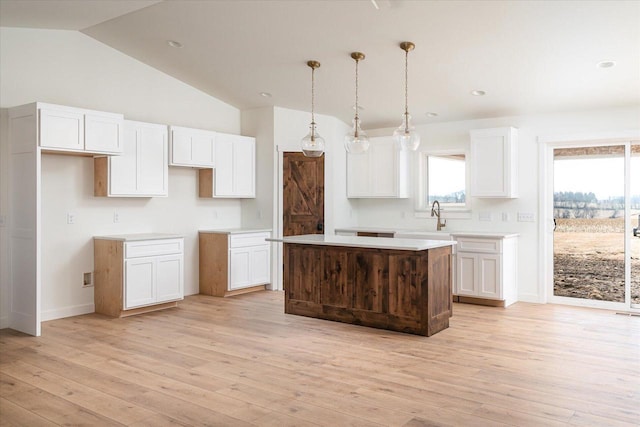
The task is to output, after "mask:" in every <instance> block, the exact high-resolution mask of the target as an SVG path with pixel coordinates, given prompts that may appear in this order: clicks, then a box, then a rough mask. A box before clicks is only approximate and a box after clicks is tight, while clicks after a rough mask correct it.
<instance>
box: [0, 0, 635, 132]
mask: <svg viewBox="0 0 640 427" xmlns="http://www.w3.org/2000/svg"><path fill="white" fill-rule="evenodd" d="M0 25H2V26H9V27H12V26H13V27H35V28H56V29H70V30H79V31H82V32H83V33H85V34H87V35H88V36H90V37H93V38H95V39H96V40H98V41H100V42H102V43H105V44H107V45H109V46H111V47H113V48H115V49H117V50H120V51H122V52H123V53H125V54H127V55H129V56H132V57H134V58H137V59H138V60H140V61H142V62H144V63H147V64H149V65H151V66H152V67H154V68H157V69H159V70H161V71H163V72H165V73H167V74H170V75H172V76H174V77H176V78H178V79H180V80H182V81H184V82H186V83H188V84H190V85H192V86H194V87H196V88H199V89H200V90H202V91H204V92H206V93H209V94H211V95H212V96H215V97H216V98H219V99H221V100H223V101H225V102H228V103H229V104H231V105H234V106H236V107H238V108H241V109H249V108H256V107H262V106H267V105H278V106H282V107H287V108H293V109H298V110H309V109H310V102H311V100H310V98H311V96H310V95H311V94H310V76H311V74H310V69H309V68H308V67H307V66H306V61H307V60H309V59H315V60H318V61H320V62H321V64H322V65H321V67H320V68H319V69H318V70H317V71H316V111H317V112H319V113H324V114H330V115H333V116H336V117H338V118H340V119H342V120H344V121H345V122H347V123H349V122H350V121H351V118H352V116H353V113H354V110H353V104H354V77H355V76H354V73H355V64H354V61H353V59H351V57H350V56H349V55H350V53H351V52H353V51H360V52H363V53H365V55H366V59H365V60H364V61H362V62H361V63H360V67H359V68H360V79H359V80H360V82H359V83H360V103H361V105H362V106H363V110H362V111H361V118H362V121H363V127H364V128H365V129H371V128H378V127H387V126H395V125H397V124H399V122H400V118H401V114H402V112H403V109H404V52H403V51H402V50H401V49H400V48H399V43H400V42H401V41H405V40H406V41H412V42H414V43H415V44H416V49H415V50H414V51H412V52H411V53H410V54H409V111H410V112H411V113H412V115H413V117H414V119H415V121H416V123H431V122H438V121H452V120H464V119H475V118H487V117H497V116H509V115H519V114H546V113H556V112H561V111H582V110H589V109H600V108H612V107H629V106H638V105H640V2H638V1H407V0H395V1H394V0H353V1H350V0H315V1H314V0H299V1H291V0H285V1H280V0H269V1H267V0H263V1H260V0H251V1H247V0H211V1H207V0H198V1H188V0H181V1H132V0H130V1H119V0H93V1H74V0H44V1H40V0H38V1H32V0H0ZM168 41H176V42H179V43H180V44H181V45H182V47H180V48H176V47H171V46H169V44H168ZM601 61H614V62H615V66H613V67H609V68H602V67H599V66H598V65H597V64H598V63H600V62H601ZM474 90H482V91H484V92H486V94H485V95H484V96H473V95H472V94H471V92H472V91H474ZM263 92H267V93H269V94H271V97H264V96H261V93H263ZM429 112H432V113H437V116H435V117H428V116H427V113H429Z"/></svg>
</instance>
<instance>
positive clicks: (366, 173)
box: [347, 137, 410, 198]
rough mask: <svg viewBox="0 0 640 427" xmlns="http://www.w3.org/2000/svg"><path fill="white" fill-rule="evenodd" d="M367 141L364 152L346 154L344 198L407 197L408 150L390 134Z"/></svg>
mask: <svg viewBox="0 0 640 427" xmlns="http://www.w3.org/2000/svg"><path fill="white" fill-rule="evenodd" d="M370 141H371V143H370V145H369V149H368V150H367V151H366V152H365V153H364V154H347V197H349V198H406V197H409V159H410V158H409V153H408V152H406V151H400V150H398V149H397V148H396V144H395V142H394V141H393V138H391V137H379V138H371V140H370Z"/></svg>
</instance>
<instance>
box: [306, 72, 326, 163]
mask: <svg viewBox="0 0 640 427" xmlns="http://www.w3.org/2000/svg"><path fill="white" fill-rule="evenodd" d="M307 65H308V66H309V67H310V68H311V124H310V125H309V133H308V134H307V136H305V137H304V138H302V142H301V145H302V153H303V154H304V155H305V156H307V157H320V156H322V154H324V138H322V137H321V136H320V135H319V134H318V132H316V122H315V117H314V114H313V107H314V101H315V99H314V98H315V92H314V84H315V81H314V74H315V71H316V68H318V67H320V63H319V62H318V61H307Z"/></svg>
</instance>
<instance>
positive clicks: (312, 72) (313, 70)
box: [311, 68, 316, 133]
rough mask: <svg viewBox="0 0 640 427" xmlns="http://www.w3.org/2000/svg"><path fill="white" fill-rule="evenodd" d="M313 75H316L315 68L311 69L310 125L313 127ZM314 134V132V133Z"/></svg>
mask: <svg viewBox="0 0 640 427" xmlns="http://www.w3.org/2000/svg"><path fill="white" fill-rule="evenodd" d="M315 73H316V69H315V68H311V124H312V125H314V126H315V124H316V120H315V118H314V115H313V105H314V102H315V90H314V87H315ZM314 133H315V132H314Z"/></svg>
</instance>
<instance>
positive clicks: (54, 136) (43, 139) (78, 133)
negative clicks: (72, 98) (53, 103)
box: [40, 108, 84, 151]
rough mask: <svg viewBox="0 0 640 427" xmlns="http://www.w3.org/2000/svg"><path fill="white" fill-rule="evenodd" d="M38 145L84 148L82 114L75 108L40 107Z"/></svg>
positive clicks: (73, 148)
mask: <svg viewBox="0 0 640 427" xmlns="http://www.w3.org/2000/svg"><path fill="white" fill-rule="evenodd" d="M40 146H41V147H42V148H52V149H56V148H60V149H64V150H75V151H82V150H84V114H82V113H81V112H79V111H75V110H72V111H65V110H58V109H50V108H41V109H40Z"/></svg>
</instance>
